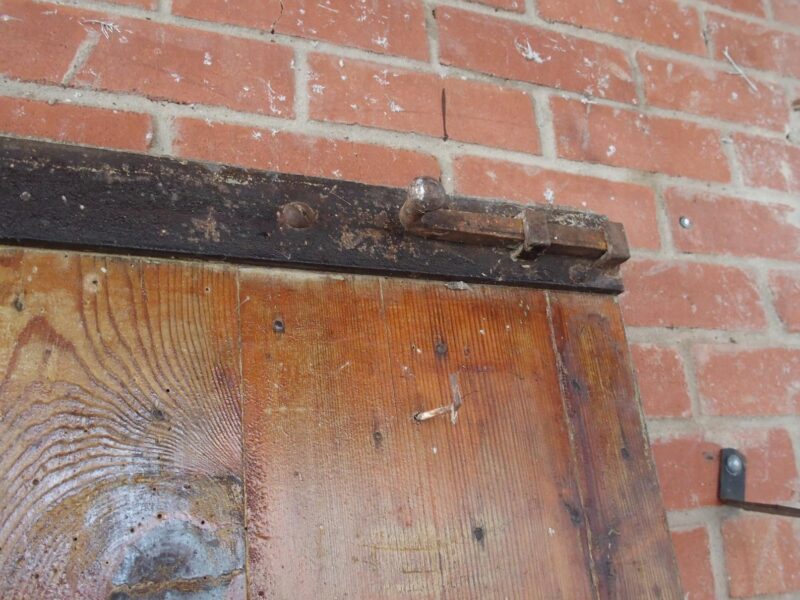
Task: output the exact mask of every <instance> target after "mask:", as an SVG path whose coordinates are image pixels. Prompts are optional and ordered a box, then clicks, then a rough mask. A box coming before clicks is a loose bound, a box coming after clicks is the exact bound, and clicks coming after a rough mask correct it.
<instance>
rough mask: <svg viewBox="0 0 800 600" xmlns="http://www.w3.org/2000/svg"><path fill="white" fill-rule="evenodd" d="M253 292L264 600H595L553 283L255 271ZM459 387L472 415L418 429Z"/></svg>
mask: <svg viewBox="0 0 800 600" xmlns="http://www.w3.org/2000/svg"><path fill="white" fill-rule="evenodd" d="M241 293H242V296H243V298H250V300H249V301H248V302H246V303H245V304H243V305H242V336H243V337H242V343H243V347H244V348H248V349H249V350H250V351H249V353H248V356H246V357H245V360H244V379H245V381H246V382H247V385H248V392H247V394H246V398H247V399H246V403H245V416H244V419H245V423H246V427H245V446H246V448H247V449H248V450H247V457H248V458H247V460H248V463H247V473H248V480H247V481H248V483H247V500H248V517H249V518H248V536H249V541H250V544H249V552H250V573H249V577H250V589H251V592H253V595H257V594H261V595H263V596H264V597H267V598H289V597H299V598H344V597H355V598H410V597H423V598H454V599H466V598H476V599H477V598H590V597H591V596H592V592H591V588H592V581H591V572H590V568H589V561H588V552H587V551H586V545H585V541H586V540H585V537H586V532H585V531H584V526H585V522H584V519H583V516H582V509H581V508H580V499H579V495H578V490H577V486H576V484H575V480H576V477H577V474H576V473H575V471H574V469H575V465H574V463H573V462H572V460H571V457H570V449H569V435H568V431H567V427H566V425H565V423H564V418H563V408H562V401H561V395H560V390H559V384H558V374H557V372H556V369H555V368H554V364H555V356H554V353H553V349H552V344H551V335H550V329H549V324H548V320H547V312H546V306H545V297H544V294H543V293H542V292H534V291H526V290H519V289H511V288H501V287H493V286H483V287H480V288H475V289H473V290H470V291H453V290H449V289H447V288H446V287H445V286H444V285H443V284H441V283H422V282H420V283H415V284H409V283H408V282H406V281H399V280H381V279H376V278H352V277H347V276H346V277H329V276H321V275H313V274H312V275H306V274H293V275H289V276H287V275H286V274H284V273H280V272H275V273H263V272H246V273H245V274H244V275H243V277H242V287H241ZM276 318H278V319H281V320H282V322H283V323H284V326H285V331H284V332H283V333H276V332H274V331H273V325H272V324H273V321H274V319H276ZM454 382H455V383H456V384H457V386H458V388H460V392H461V394H462V395H463V397H464V404H463V407H462V408H461V409H460V410H459V412H458V419H457V422H456V424H455V425H453V424H452V423H451V421H450V419H449V418H448V417H446V416H445V417H438V418H436V419H431V420H430V421H426V422H422V423H419V422H415V421H414V418H413V415H414V414H416V413H418V412H420V411H424V410H427V409H431V408H435V407H437V406H441V405H445V404H449V403H450V402H451V401H452V399H453V393H454V390H453V389H452V387H453V385H454Z"/></svg>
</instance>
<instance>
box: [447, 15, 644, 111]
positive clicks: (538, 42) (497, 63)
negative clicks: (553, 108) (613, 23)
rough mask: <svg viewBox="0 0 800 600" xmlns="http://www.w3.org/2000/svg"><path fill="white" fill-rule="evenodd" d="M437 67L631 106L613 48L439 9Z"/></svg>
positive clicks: (628, 81) (625, 66)
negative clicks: (457, 69) (572, 92)
mask: <svg viewBox="0 0 800 600" xmlns="http://www.w3.org/2000/svg"><path fill="white" fill-rule="evenodd" d="M436 22H437V23H438V25H439V46H440V49H439V53H440V57H441V58H440V59H441V62H442V63H443V64H447V65H453V66H455V67H461V68H464V69H470V70H472V71H480V72H482V73H489V74H490V75H498V76H500V77H504V78H507V79H516V80H519V81H529V82H531V83H538V84H541V85H545V86H548V87H554V88H559V89H564V90H571V91H574V92H584V93H587V94H592V95H594V96H599V97H602V98H612V99H614V100H621V101H623V102H635V101H636V100H635V98H636V93H635V90H634V85H633V76H632V73H631V66H630V64H629V62H628V59H627V57H626V56H625V53H624V52H622V51H621V50H618V49H616V48H611V47H609V46H604V45H602V44H598V43H595V42H590V41H587V40H582V39H579V38H573V37H570V36H566V35H563V34H560V33H556V32H554V31H548V30H545V29H540V28H538V27H530V26H527V25H521V24H519V23H516V22H513V21H507V20H504V19H495V18H492V17H487V16H484V15H480V14H476V13H472V12H467V11H463V10H458V9H454V8H450V7H444V6H440V7H438V8H437V9H436Z"/></svg>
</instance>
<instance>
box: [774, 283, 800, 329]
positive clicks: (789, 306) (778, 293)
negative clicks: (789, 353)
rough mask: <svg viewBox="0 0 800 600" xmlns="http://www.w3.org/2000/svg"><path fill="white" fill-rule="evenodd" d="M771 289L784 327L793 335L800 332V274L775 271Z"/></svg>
mask: <svg viewBox="0 0 800 600" xmlns="http://www.w3.org/2000/svg"><path fill="white" fill-rule="evenodd" d="M769 287H770V289H771V290H772V297H773V304H774V305H775V311H776V312H777V313H778V317H779V318H780V320H781V321H782V322H783V327H784V328H785V329H786V331H791V332H792V333H798V332H800V272H788V271H787V272H780V271H773V272H772V273H770V276H769Z"/></svg>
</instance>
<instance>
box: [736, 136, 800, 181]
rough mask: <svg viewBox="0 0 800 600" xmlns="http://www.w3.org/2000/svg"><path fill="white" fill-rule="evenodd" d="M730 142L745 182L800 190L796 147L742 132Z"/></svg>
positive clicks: (798, 154) (799, 153) (798, 156)
mask: <svg viewBox="0 0 800 600" xmlns="http://www.w3.org/2000/svg"><path fill="white" fill-rule="evenodd" d="M733 142H734V148H735V151H736V157H737V158H738V160H739V165H740V166H741V168H742V174H743V176H744V182H745V184H747V185H749V186H753V187H766V188H772V189H774V190H779V191H782V192H800V147H797V146H791V145H789V144H785V143H783V142H781V141H778V140H770V139H767V138H760V137H755V136H751V135H744V134H737V135H734V136H733Z"/></svg>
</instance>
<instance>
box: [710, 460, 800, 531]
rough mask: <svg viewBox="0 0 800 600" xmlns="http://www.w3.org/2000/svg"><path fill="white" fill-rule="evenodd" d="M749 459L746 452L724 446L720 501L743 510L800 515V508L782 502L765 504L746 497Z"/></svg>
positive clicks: (788, 515) (720, 469) (720, 476)
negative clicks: (746, 458) (746, 457)
mask: <svg viewBox="0 0 800 600" xmlns="http://www.w3.org/2000/svg"><path fill="white" fill-rule="evenodd" d="M746 473H747V461H746V460H745V457H744V454H742V453H741V452H739V451H738V450H736V449H735V448H723V449H722V450H720V458H719V501H720V502H722V503H723V504H728V505H730V506H736V507H737V508H741V509H742V510H750V511H753V512H761V513H769V514H771V515H782V516H784V517H800V508H795V507H793V506H782V505H780V504H763V503H761V502H748V501H747V500H745V499H744V488H745V475H746Z"/></svg>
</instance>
